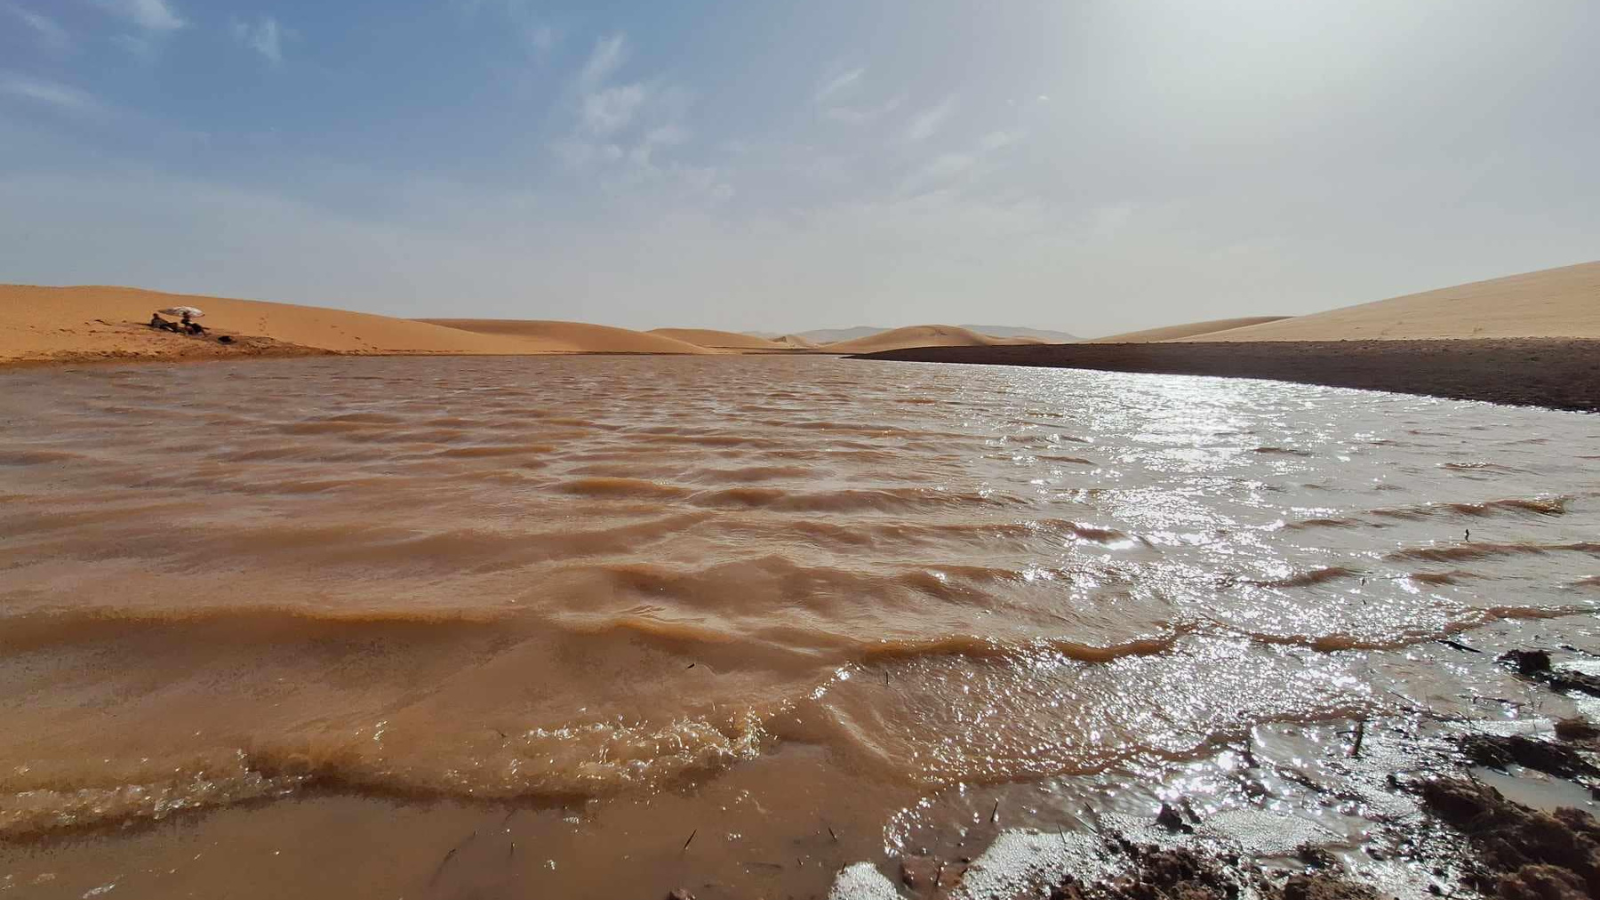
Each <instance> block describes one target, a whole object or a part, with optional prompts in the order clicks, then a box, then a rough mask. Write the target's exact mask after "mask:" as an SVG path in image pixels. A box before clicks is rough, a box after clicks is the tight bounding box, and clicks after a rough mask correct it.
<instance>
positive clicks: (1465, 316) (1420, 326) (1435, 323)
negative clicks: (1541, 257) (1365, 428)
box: [1124, 262, 1600, 341]
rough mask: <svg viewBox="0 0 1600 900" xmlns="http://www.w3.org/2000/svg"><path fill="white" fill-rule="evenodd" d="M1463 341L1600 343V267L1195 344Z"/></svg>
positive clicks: (1475, 286)
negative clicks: (1570, 340) (1574, 340)
mask: <svg viewBox="0 0 1600 900" xmlns="http://www.w3.org/2000/svg"><path fill="white" fill-rule="evenodd" d="M1465 338H1600V262H1589V263H1581V264H1579V265H1574V266H1564V267H1562V268H1558V269H1543V270H1540V271H1537V272H1525V273H1523V274H1520V275H1509V276H1506V277H1504V278H1492V279H1489V280H1488V281H1476V282H1472V283H1470V284H1461V285H1456V286H1454V287H1447V288H1440V289H1438V290H1432V291H1425V292H1423V293H1420V294H1407V295H1405V296H1401V297H1392V298H1390V299H1388V300H1378V301H1376V302H1373V303H1364V304H1361V305H1359V306H1347V307H1344V308H1342V309H1334V310H1329V311H1328V312H1322V313H1314V314H1312V315H1307V316H1296V317H1295V318H1292V319H1285V320H1283V321H1279V322H1270V323H1267V324H1264V325H1254V326H1250V327H1246V328H1235V329H1232V330H1229V331H1219V332H1214V333H1211V334H1203V335H1196V336H1194V337H1192V338H1190V340H1195V341H1359V340H1385V341H1392V340H1439V339H1465ZM1127 339H1128V338H1127V337H1124V340H1127Z"/></svg>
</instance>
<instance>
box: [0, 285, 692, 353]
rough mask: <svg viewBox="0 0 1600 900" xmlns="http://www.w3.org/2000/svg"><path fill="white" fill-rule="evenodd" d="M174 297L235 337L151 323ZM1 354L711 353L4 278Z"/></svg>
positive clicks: (659, 342)
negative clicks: (223, 339) (231, 340)
mask: <svg viewBox="0 0 1600 900" xmlns="http://www.w3.org/2000/svg"><path fill="white" fill-rule="evenodd" d="M169 306H197V307H200V308H201V309H203V310H205V313H206V316H205V318H204V319H202V320H201V323H202V324H203V325H205V326H206V328H208V329H210V330H211V331H212V333H213V336H215V335H220V334H231V335H235V336H237V337H238V338H239V340H238V341H237V342H236V343H235V344H233V345H231V346H229V345H223V344H220V343H218V342H217V341H215V340H213V339H209V338H205V339H203V338H195V337H189V336H186V335H176V334H171V333H168V332H161V331H154V330H151V329H149V328H147V327H145V324H144V323H146V322H148V321H150V314H151V313H152V312H153V311H155V310H156V309H160V308H163V307H169ZM0 314H3V315H4V316H5V322H6V323H7V327H6V328H4V329H0V362H24V361H46V360H101V359H111V360H114V359H206V358H212V357H219V358H231V357H237V356H251V355H284V354H304V353H357V354H470V355H480V354H513V355H518V354H533V353H708V352H711V351H707V350H705V349H703V348H700V347H695V346H693V345H690V344H685V343H683V342H681V341H674V340H671V339H669V338H664V337H660V336H657V335H649V334H643V333H641V332H636V331H628V330H627V329H623V328H607V327H605V326H602V325H580V324H575V323H567V322H537V323H520V327H519V328H508V329H500V330H498V331H496V330H493V329H485V330H463V329H460V328H449V327H444V326H442V325H437V324H431V323H428V322H420V321H413V320H410V319H396V318H392V317H390V316H378V315H372V314H370V313H358V312H347V311H345V310H338V309H325V308H321V307H315V306H298V305H294V304H289V303H268V302H264V301H259V300H236V299H230V298H225V297H206V296H197V295H190V294H168V293H162V292H159V291H146V290H140V289H138V288H127V287H98V286H89V287H38V286H33V285H0Z"/></svg>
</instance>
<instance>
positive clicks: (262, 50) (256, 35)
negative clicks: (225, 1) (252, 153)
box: [232, 16, 284, 65]
mask: <svg viewBox="0 0 1600 900" xmlns="http://www.w3.org/2000/svg"><path fill="white" fill-rule="evenodd" d="M232 27H233V36H234V37H235V38H237V39H238V40H239V41H240V42H241V43H243V44H244V45H245V46H246V47H249V48H251V49H252V50H254V51H256V52H257V53H259V54H261V55H262V57H263V58H265V59H266V60H267V62H269V63H272V64H273V65H278V64H280V63H282V62H283V36H284V30H283V29H282V28H281V27H279V25H278V20H277V19H274V18H273V17H271V16H262V17H261V18H260V19H259V20H258V21H256V22H255V23H254V24H251V23H249V22H245V21H243V20H241V19H234V20H233V26H232Z"/></svg>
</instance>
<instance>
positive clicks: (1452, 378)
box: [861, 338, 1600, 412]
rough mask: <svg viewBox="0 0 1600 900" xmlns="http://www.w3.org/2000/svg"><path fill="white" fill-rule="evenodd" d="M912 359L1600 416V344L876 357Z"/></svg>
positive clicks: (1043, 349)
mask: <svg viewBox="0 0 1600 900" xmlns="http://www.w3.org/2000/svg"><path fill="white" fill-rule="evenodd" d="M861 358H863V359H878V360H896V361H902V362H941V363H971V364H981V365H1007V366H1045V367H1052V368H1067V369H1092V370H1096V371H1103V372H1150V373H1160V374H1168V375H1212V376H1220V377H1225V378H1261V379H1271V380H1273V381H1290V382H1297V383H1300V384H1321V385H1328V386H1332V387H1346V388H1359V389H1363V390H1372V391H1391V392H1395V393H1404V394H1425V395H1429V396H1434V397H1448V398H1451V399H1456V400H1483V401H1487V402H1490V403H1507V404H1513V405H1520V406H1544V407H1549V408H1552V409H1569V410H1584V411H1588V412H1595V411H1600V340H1575V339H1557V338H1520V339H1492V340H1426V341H1399V340H1377V341H1261V342H1249V343H1245V342H1238V343H1204V342H1183V343H1133V344H1050V345H1045V346H1033V347H925V348H917V349H908V350H894V351H889V352H884V353H872V354H867V355H865V356H863V357H861Z"/></svg>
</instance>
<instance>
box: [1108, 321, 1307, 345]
mask: <svg viewBox="0 0 1600 900" xmlns="http://www.w3.org/2000/svg"><path fill="white" fill-rule="evenodd" d="M1285 318H1288V317H1287V316H1248V317H1245V318H1242V319H1211V320H1209V321H1206V322H1190V323H1188V324H1186V325H1168V326H1166V327H1165V328H1147V329H1145V330H1144V331H1128V332H1124V333H1122V334H1113V335H1111V336H1109V337H1103V338H1095V339H1094V340H1092V341H1088V343H1091V344H1148V343H1151V342H1153V341H1175V340H1180V339H1182V338H1192V337H1197V336H1199V335H1202V334H1213V333H1215V332H1219V331H1231V330H1233V329H1235V328H1246V327H1249V326H1251V325H1263V324H1266V323H1268V322H1277V321H1280V320H1282V319H1285Z"/></svg>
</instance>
